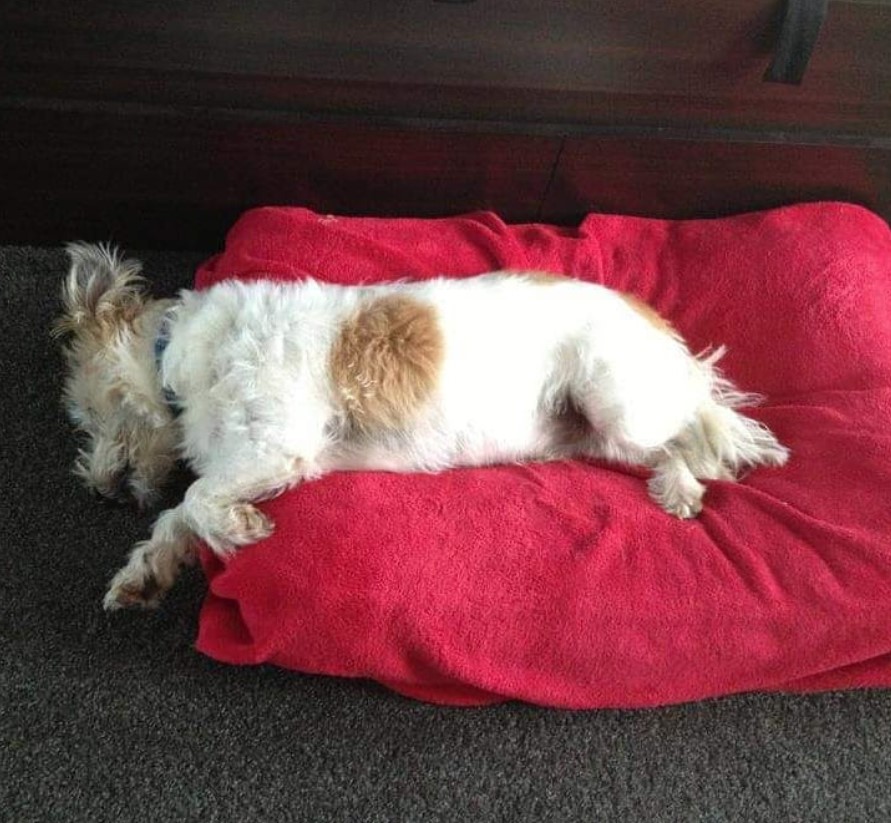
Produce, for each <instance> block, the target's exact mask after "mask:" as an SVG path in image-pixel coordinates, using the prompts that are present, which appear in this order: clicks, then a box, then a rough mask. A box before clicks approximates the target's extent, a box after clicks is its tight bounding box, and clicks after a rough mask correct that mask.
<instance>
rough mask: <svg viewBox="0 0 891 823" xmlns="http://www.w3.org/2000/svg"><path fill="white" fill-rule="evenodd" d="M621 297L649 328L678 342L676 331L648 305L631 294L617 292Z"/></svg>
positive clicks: (678, 335)
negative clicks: (651, 327)
mask: <svg viewBox="0 0 891 823" xmlns="http://www.w3.org/2000/svg"><path fill="white" fill-rule="evenodd" d="M618 294H619V297H621V298H622V299H623V300H624V301H625V302H626V303H627V304H628V305H629V306H631V308H632V309H634V310H635V311H636V312H637V313H638V314H639V315H640V316H641V317H643V318H644V319H645V320H646V321H647V322H648V323H649V324H650V325H651V326H653V327H654V328H656V329H658V330H659V331H661V332H664V333H665V334H668V335H670V336H671V337H674V338H675V339H676V340H680V339H681V336H680V334H678V331H677V329H676V328H675V327H674V326H672V325H671V323H669V322H668V321H667V320H666V319H665V318H664V317H663V316H662V315H661V314H659V312H657V311H656V310H655V309H654V308H653V307H652V306H651V305H650V304H649V303H645V302H644V301H643V300H641V299H640V298H639V297H635V296H634V295H633V294H626V293H624V292H619V293H618Z"/></svg>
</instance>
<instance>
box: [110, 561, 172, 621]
mask: <svg viewBox="0 0 891 823" xmlns="http://www.w3.org/2000/svg"><path fill="white" fill-rule="evenodd" d="M163 593H164V590H163V589H162V587H161V586H160V585H159V583H158V581H157V580H156V579H155V576H154V575H153V574H152V573H151V571H150V570H149V569H148V568H145V569H137V568H134V567H133V566H124V568H123V569H121V570H120V571H119V572H118V573H117V574H116V575H115V576H114V577H113V578H112V579H111V583H109V585H108V591H107V592H106V593H105V598H104V599H103V601H102V607H103V608H104V609H105V611H107V612H113V611H117V610H118V609H154V608H157V606H158V604H159V603H160V602H161V596H162V595H163Z"/></svg>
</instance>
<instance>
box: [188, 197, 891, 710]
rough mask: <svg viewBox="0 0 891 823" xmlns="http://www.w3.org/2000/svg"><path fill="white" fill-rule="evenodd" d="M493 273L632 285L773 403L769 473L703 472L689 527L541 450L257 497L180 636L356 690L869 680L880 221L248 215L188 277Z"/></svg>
mask: <svg viewBox="0 0 891 823" xmlns="http://www.w3.org/2000/svg"><path fill="white" fill-rule="evenodd" d="M498 268H530V269H544V270H549V271H554V272H564V273H567V274H570V275H574V276H575V277H579V278H584V279H590V280H593V281H596V282H599V283H605V284H607V285H609V286H613V287H616V288H618V289H622V290H625V291H628V292H632V293H634V294H637V295H639V296H640V297H642V298H644V299H645V300H647V301H648V302H650V303H651V304H652V305H653V306H655V307H656V308H657V309H658V310H659V311H661V312H662V313H663V314H664V315H666V316H667V317H668V318H670V320H671V321H672V323H674V324H675V325H676V326H677V327H678V328H679V329H680V330H681V331H682V332H683V333H684V334H685V335H686V336H687V338H688V340H689V341H690V343H691V345H692V346H693V347H694V348H695V349H699V348H705V347H706V346H708V345H712V344H719V343H726V344H727V345H728V346H729V353H728V355H727V357H726V359H725V360H724V363H723V365H724V368H725V370H726V372H727V373H728V375H729V376H731V377H732V378H733V379H734V380H735V381H737V382H738V383H739V385H740V386H741V387H742V388H744V389H747V390H753V391H758V392H763V393H766V394H767V395H768V397H769V400H768V402H767V404H766V405H765V406H763V407H762V408H760V409H758V410H755V411H754V412H753V416H756V417H759V418H760V419H762V420H764V421H765V422H766V423H767V424H768V425H769V426H770V427H771V428H772V429H773V430H774V431H775V432H776V433H777V435H778V436H779V438H780V439H781V440H782V441H783V442H784V443H785V444H787V445H788V446H789V447H790V448H791V450H792V459H791V461H790V463H789V465H788V466H787V467H786V468H783V469H779V470H772V469H759V470H757V471H755V472H753V473H751V474H750V475H749V476H747V477H746V478H744V480H743V481H742V482H740V483H738V484H731V483H725V482H711V483H709V484H708V486H709V488H708V492H707V495H706V500H705V510H704V511H703V513H702V515H701V516H700V517H699V518H697V519H696V520H693V521H679V520H676V519H673V518H671V517H668V516H666V515H665V513H664V512H662V511H661V510H659V509H658V508H657V507H656V506H655V505H653V503H652V502H651V501H650V500H649V499H648V497H647V493H646V489H645V485H644V482H643V480H642V479H641V474H640V473H638V474H637V475H636V476H635V475H633V474H630V473H629V472H627V471H625V470H621V469H619V468H617V467H613V466H607V465H601V464H592V463H583V462H564V463H560V464H550V465H532V466H511V467H503V468H485V469H474V470H456V471H451V472H447V473H444V474H442V475H438V476H424V475H418V476H407V475H402V476H400V475H392V474H385V473H367V474H342V475H332V476H329V477H326V478H324V479H322V480H321V481H317V482H312V483H307V484H306V485H304V486H302V487H300V488H298V489H296V490H294V491H293V492H291V493H289V494H287V495H285V496H283V497H281V498H279V499H278V500H274V501H271V502H269V503H266V504H263V505H264V508H265V510H266V511H268V513H269V514H271V515H272V517H273V518H274V519H275V520H276V522H277V524H278V530H277V532H276V534H275V535H274V536H273V537H272V538H270V539H269V540H266V541H264V542H262V543H259V544H256V545H254V546H251V547H248V548H245V549H243V550H242V551H240V552H239V553H238V554H237V555H236V556H235V557H234V559H232V560H231V561H229V562H228V563H223V562H222V561H220V560H219V559H217V558H215V557H213V556H212V555H210V553H209V552H205V553H204V555H203V562H204V568H205V571H206V573H207V576H208V578H209V580H210V591H209V594H208V596H207V599H206V601H205V603H204V607H203V611H202V614H201V621H200V629H199V636H198V648H199V649H200V650H201V651H202V652H204V653H206V654H208V655H210V656H212V657H214V658H216V659H218V660H222V661H227V662H231V663H241V664H244V663H261V662H269V663H273V664H276V665H278V666H283V667H286V668H291V669H296V670H299V671H301V672H313V673H321V674H327V675H340V676H346V677H366V678H373V679H374V680H377V681H379V682H380V683H383V684H385V685H386V686H388V687H390V688H392V689H395V690H396V691H398V692H401V693H402V694H405V695H409V696H411V697H415V698H420V699H422V700H430V701H434V702H438V703H448V704H455V705H477V704H483V703H492V702H497V701H500V700H506V699H519V700H526V701H530V702H533V703H538V704H544V705H549V706H565V707H577V708H590V707H606V706H611V707H639V706H654V705H659V704H664V703H674V702H679V701H687V700H694V699H700V698H706V697H711V696H715V695H722V694H728V693H733V692H741V691H748V690H786V691H810V690H820V689H838V688H849V687H867V686H888V685H891V538H889V535H891V233H889V230H888V227H887V225H886V224H885V223H884V222H882V221H881V220H880V219H879V218H877V217H876V216H875V215H873V214H871V213H869V212H867V211H865V210H863V209H860V208H857V207H854V206H848V205H842V204H838V203H821V204H812V205H801V206H794V207H789V208H784V209H778V210H775V211H769V212H763V213H757V214H747V215H742V216H739V217H733V218H728V219H721V220H701V221H683V222H670V221H664V220H646V219H637V218H630V217H613V216H603V215H591V216H589V217H588V218H587V219H585V220H584V222H583V223H582V224H581V225H580V226H579V227H578V228H554V227H550V226H542V225H522V226H508V225H505V224H504V223H503V222H501V221H500V220H499V219H498V218H497V217H495V216H494V215H492V214H488V213H479V214H472V215H468V216H464V217H456V218H451V219H443V220H398V219H358V218H337V217H330V216H320V215H317V214H314V213H312V212H310V211H306V210H304V209H286V208H268V209H258V210H255V211H251V212H248V213H247V214H245V215H244V216H243V217H242V218H241V219H240V220H239V222H238V223H237V224H236V225H235V227H234V228H233V229H232V231H231V232H230V234H229V236H228V239H227V242H226V250H225V252H224V253H223V254H222V255H218V256H217V257H215V258H213V259H212V260H210V261H208V262H207V263H206V264H205V265H204V266H203V267H202V268H201V269H200V271H199V272H198V275H197V286H198V287H205V286H208V285H210V284H212V283H214V282H217V281H219V280H221V279H224V278H228V277H265V276H271V277H276V278H283V279H290V278H300V277H303V276H305V275H312V276H314V277H318V278H323V279H327V280H332V281H335V282H339V283H359V282H373V281H377V280H382V279H389V278H396V277H404V276H412V277H417V278H422V277H430V276H433V275H438V274H448V275H453V276H463V275H470V274H476V273H479V272H483V271H488V270H493V269H498Z"/></svg>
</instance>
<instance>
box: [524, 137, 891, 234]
mask: <svg viewBox="0 0 891 823" xmlns="http://www.w3.org/2000/svg"><path fill="white" fill-rule="evenodd" d="M833 199H838V200H846V201H850V202H855V203H859V204H861V205H864V206H867V207H869V208H871V209H873V210H874V211H877V212H879V213H880V214H883V215H884V216H885V218H886V219H888V218H891V146H887V147H885V148H876V147H873V148H869V147H862V146H832V145H794V144H788V143H779V144H777V143H773V144H771V143H759V142H734V141H717V140H665V139H656V138H650V139H644V138H617V137H601V138H594V137H590V138H571V139H568V140H567V141H566V143H565V145H564V147H563V150H562V152H561V155H560V161H559V163H558V165H557V168H556V170H555V173H554V177H553V182H552V184H551V186H550V188H549V190H548V195H547V197H546V200H545V203H544V206H543V209H542V217H543V219H545V220H548V221H551V222H556V223H572V222H575V221H576V220H578V219H579V218H580V217H581V216H582V215H583V214H585V213H586V212H589V211H599V212H612V213H625V214H636V215H642V216H651V217H666V218H692V217H707V216H720V215H727V214H733V213H735V212H740V211H751V210H757V209H766V208H772V207H774V206H781V205H785V204H788V203H792V202H796V201H814V200H833Z"/></svg>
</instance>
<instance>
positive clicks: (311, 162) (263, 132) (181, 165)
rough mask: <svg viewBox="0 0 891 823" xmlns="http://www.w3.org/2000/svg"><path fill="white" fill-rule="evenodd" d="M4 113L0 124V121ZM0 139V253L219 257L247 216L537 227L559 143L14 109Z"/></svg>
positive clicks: (314, 125) (220, 119) (357, 127)
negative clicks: (497, 219) (1, 249)
mask: <svg viewBox="0 0 891 823" xmlns="http://www.w3.org/2000/svg"><path fill="white" fill-rule="evenodd" d="M2 113H3V112H2V111H0V114H2ZM5 114H6V115H8V116H7V117H5V118H4V127H3V128H0V180H2V181H3V188H4V219H3V221H0V241H3V242H16V241H18V242H58V241H61V240H66V239H71V237H72V236H74V235H77V236H90V237H97V238H100V239H101V238H103V237H106V236H109V235H111V236H114V237H115V238H116V239H118V240H120V241H121V242H127V243H131V244H132V243H140V244H146V243H149V244H153V243H162V244H164V245H169V246H171V245H172V246H173V247H179V248H206V247H207V245H208V244H210V245H211V246H217V245H219V243H220V242H221V240H222V234H223V232H224V231H225V229H226V228H227V226H228V225H229V223H230V222H231V221H232V219H233V218H234V217H235V216H236V215H237V214H238V213H239V212H240V211H241V210H243V209H246V208H249V207H251V206H255V205H271V204H297V205H304V206H308V207H310V208H314V209H317V210H320V211H327V212H337V213H340V214H370V215H412V216H439V215H444V214H455V213H459V212H464V211H471V210H474V209H493V210H495V211H498V212H499V213H501V214H503V215H505V217H507V218H508V219H512V220H530V219H534V218H535V217H536V215H537V214H538V210H539V207H540V203H541V200H542V198H543V196H544V193H545V190H546V187H547V183H548V180H549V176H550V174H551V171H552V168H553V162H554V158H555V157H556V154H557V150H558V145H559V141H558V140H556V139H552V138H540V137H533V138H528V137H520V136H513V135H505V134H495V135H484V134H474V133H452V132H449V133H445V132H432V131H418V132H415V131H405V130H398V129H381V128H370V127H363V126H361V125H349V126H347V125H343V124H338V123H301V122H296V123H295V122H279V121H265V120H261V121H258V120H242V119H238V118H231V117H225V116H222V115H219V114H217V115H214V116H210V115H204V116H202V117H200V118H195V117H191V116H177V115H173V114H169V113H168V114H157V113H155V114H150V113H142V114H135V113H133V112H130V111H127V112H120V113H112V112H108V111H99V112H85V111H76V112H66V111H33V110H18V111H13V112H9V111H7V112H6V113H5Z"/></svg>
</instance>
